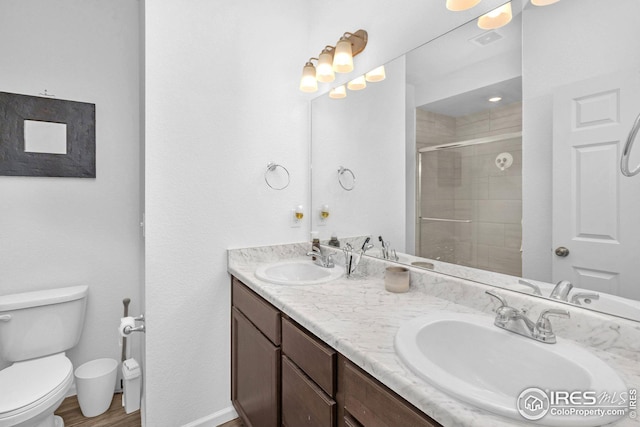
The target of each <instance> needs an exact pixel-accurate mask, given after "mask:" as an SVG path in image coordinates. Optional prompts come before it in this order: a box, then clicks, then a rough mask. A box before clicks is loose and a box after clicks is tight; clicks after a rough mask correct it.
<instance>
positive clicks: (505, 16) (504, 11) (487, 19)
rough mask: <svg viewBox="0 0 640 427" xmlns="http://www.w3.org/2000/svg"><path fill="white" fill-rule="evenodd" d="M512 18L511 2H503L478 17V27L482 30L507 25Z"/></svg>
mask: <svg viewBox="0 0 640 427" xmlns="http://www.w3.org/2000/svg"><path fill="white" fill-rule="evenodd" d="M512 18H513V14H512V12H511V2H509V3H505V4H503V5H502V6H500V7H498V8H495V9H493V10H492V11H491V12H489V13H486V14H484V15H482V16H481V17H480V18H478V27H480V28H482V29H483V30H495V29H497V28H500V27H504V26H505V25H507V24H508V23H509V22H511V19H512Z"/></svg>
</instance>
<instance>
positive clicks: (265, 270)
mask: <svg viewBox="0 0 640 427" xmlns="http://www.w3.org/2000/svg"><path fill="white" fill-rule="evenodd" d="M340 276H342V267H340V266H339V265H336V266H335V267H333V268H325V267H320V266H319V265H316V264H315V263H314V262H313V261H311V259H294V260H287V261H280V262H274V263H271V264H265V265H262V266H260V267H258V268H257V269H256V277H257V278H258V279H260V280H264V281H265V282H270V283H275V284H276V285H317V284H319V283H325V282H329V281H331V280H334V279H337V278H338V277H340Z"/></svg>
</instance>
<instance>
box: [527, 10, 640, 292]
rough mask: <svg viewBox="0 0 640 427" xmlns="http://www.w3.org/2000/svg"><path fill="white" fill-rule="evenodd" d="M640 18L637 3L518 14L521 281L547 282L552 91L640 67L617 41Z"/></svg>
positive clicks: (633, 31)
mask: <svg viewBox="0 0 640 427" xmlns="http://www.w3.org/2000/svg"><path fill="white" fill-rule="evenodd" d="M639 14H640V3H639V2H638V1H637V0H615V1H610V2H609V1H607V2H603V1H599V0H582V1H580V2H571V1H563V2H558V3H555V4H554V5H552V6H548V7H533V6H529V7H527V8H526V9H525V10H524V11H523V18H522V19H523V25H522V26H523V52H524V55H523V67H522V68H523V69H522V77H523V78H522V90H523V98H524V104H523V137H522V138H523V139H522V145H523V180H522V184H523V188H522V192H523V194H522V196H523V207H522V208H523V209H522V210H523V212H522V215H523V230H522V231H523V266H522V267H523V271H522V275H523V277H528V278H531V279H537V280H541V281H546V282H549V281H551V261H552V257H553V256H554V255H553V252H552V250H553V247H552V240H551V213H552V210H551V209H552V205H551V197H552V191H553V189H552V168H551V158H552V143H553V124H552V117H553V111H552V109H553V91H554V89H555V88H557V87H559V86H562V85H566V84H569V83H571V82H577V81H581V80H585V79H588V78H591V77H595V76H598V75H601V74H607V73H611V72H614V71H618V70H623V69H626V70H636V71H637V70H638V69H640V56H639V55H637V54H634V50H633V49H629V47H628V44H626V43H624V42H621V41H623V40H638V38H639V37H640V26H638V25H637V22H636V18H637V16H639ZM550 46H551V47H553V48H549V47H550Z"/></svg>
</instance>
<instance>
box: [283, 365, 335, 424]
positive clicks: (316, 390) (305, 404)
mask: <svg viewBox="0 0 640 427" xmlns="http://www.w3.org/2000/svg"><path fill="white" fill-rule="evenodd" d="M335 414H336V402H335V401H334V400H333V399H331V398H330V397H329V396H327V395H326V393H325V392H324V391H322V389H321V388H320V387H318V385H317V384H316V383H314V382H313V381H312V380H311V379H310V378H309V377H307V375H305V373H304V372H302V370H301V369H300V368H299V367H297V366H296V365H295V363H293V362H292V361H291V360H290V359H289V358H287V356H282V425H283V427H334V426H335V418H336V416H335Z"/></svg>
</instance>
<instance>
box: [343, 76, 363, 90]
mask: <svg viewBox="0 0 640 427" xmlns="http://www.w3.org/2000/svg"><path fill="white" fill-rule="evenodd" d="M365 87H367V81H366V80H365V79H364V76H360V77H356V78H355V79H353V80H351V81H350V82H349V83H347V88H349V90H362V89H364V88H365Z"/></svg>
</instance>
